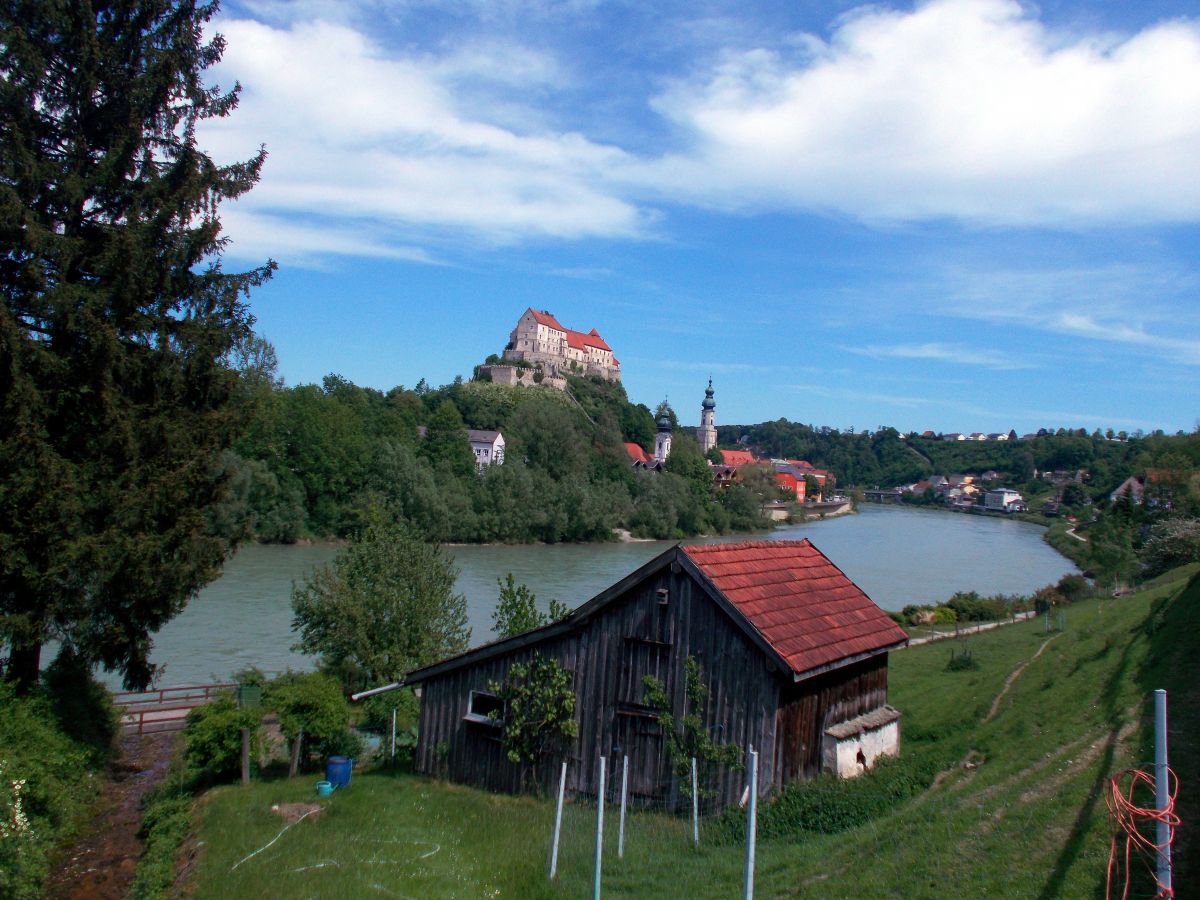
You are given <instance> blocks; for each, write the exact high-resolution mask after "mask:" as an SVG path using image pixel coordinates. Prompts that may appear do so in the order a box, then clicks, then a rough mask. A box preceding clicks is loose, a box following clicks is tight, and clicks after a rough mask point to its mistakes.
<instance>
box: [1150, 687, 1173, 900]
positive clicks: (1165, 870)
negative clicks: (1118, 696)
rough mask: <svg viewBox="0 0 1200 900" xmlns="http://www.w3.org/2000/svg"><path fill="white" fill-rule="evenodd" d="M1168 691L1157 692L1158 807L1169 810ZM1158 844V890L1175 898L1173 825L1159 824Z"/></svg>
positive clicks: (1156, 753) (1155, 774)
mask: <svg viewBox="0 0 1200 900" xmlns="http://www.w3.org/2000/svg"><path fill="white" fill-rule="evenodd" d="M1169 777H1170V776H1169V775H1168V774H1167V692H1166V691H1164V690H1162V689H1161V688H1160V689H1159V690H1157V691H1155V692H1154V808H1155V809H1157V810H1159V811H1160V812H1161V811H1162V810H1165V809H1166V808H1167V804H1168V803H1169V802H1170V800H1169V797H1170V787H1171V786H1170V785H1169V784H1167V779H1168V778H1169ZM1155 842H1156V843H1157V844H1158V847H1159V850H1158V889H1159V891H1161V892H1162V896H1164V897H1170V896H1172V895H1171V826H1170V825H1168V824H1167V823H1166V822H1164V821H1162V820H1161V819H1160V820H1159V822H1158V829H1157V834H1156V835H1155Z"/></svg>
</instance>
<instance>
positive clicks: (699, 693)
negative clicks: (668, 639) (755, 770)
mask: <svg viewBox="0 0 1200 900" xmlns="http://www.w3.org/2000/svg"><path fill="white" fill-rule="evenodd" d="M683 670H684V678H685V680H686V684H685V687H684V693H685V695H686V702H685V704H684V709H683V714H682V715H680V716H679V717H678V718H677V717H676V716H675V714H674V713H672V712H671V700H670V698H669V697H668V696H667V690H666V688H665V687H664V686H663V683H662V682H661V681H659V680H658V679H657V678H655V677H654V676H652V675H647V676H646V677H645V678H643V679H642V683H643V684H644V685H645V689H646V694H645V696H646V705H647V706H649V707H651V708H653V709H656V710H658V724H659V726H660V727H661V728H662V730H663V734H664V735H665V736H666V738H667V742H666V743H667V755H668V756H669V757H670V758H671V769H672V771H674V773H675V775H676V777H678V778H679V780H680V790H681V792H682V793H683V794H684V796H686V797H690V796H691V795H692V783H691V780H690V775H691V767H692V758H693V757H694V758H695V760H696V765H697V768H700V769H702V771H704V772H705V773H706V774H708V773H711V772H712V770H713V769H714V768H717V767H720V766H724V767H725V768H728V769H734V770H738V769H741V768H742V749H741V748H740V747H738V746H736V745H735V744H719V743H717V742H716V741H714V740H713V739H712V738H711V737H709V735H708V732H707V731H705V729H704V706H705V703H706V702H707V700H708V687H707V686H706V685H705V684H704V681H703V679H701V677H700V663H698V662H697V661H696V658H695V657H694V656H689V657H688V658H687V659H685V660H684V663H683ZM700 794H701V796H704V790H703V788H701V789H700Z"/></svg>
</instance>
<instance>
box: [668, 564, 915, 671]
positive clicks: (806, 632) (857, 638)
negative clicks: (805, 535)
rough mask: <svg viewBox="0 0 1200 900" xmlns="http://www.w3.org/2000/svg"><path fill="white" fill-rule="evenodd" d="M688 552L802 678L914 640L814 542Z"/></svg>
mask: <svg viewBox="0 0 1200 900" xmlns="http://www.w3.org/2000/svg"><path fill="white" fill-rule="evenodd" d="M683 551H684V552H685V553H686V554H687V556H688V558H689V559H690V560H691V561H692V562H694V563H695V564H696V566H697V568H699V569H700V571H701V573H702V574H703V575H704V576H705V577H706V578H708V580H709V581H710V582H712V584H713V586H714V587H716V589H717V590H718V591H720V592H721V593H722V594H723V595H724V596H725V598H726V599H728V600H729V601H730V602H731V603H732V604H733V605H734V606H735V607H736V608H737V610H738V612H740V613H741V614H742V615H743V616H745V617H746V619H748V620H749V622H750V624H752V625H753V626H754V627H755V628H756V629H757V630H758V632H759V633H760V634H761V635H762V637H763V639H764V640H766V642H767V643H768V644H769V645H770V646H771V647H772V649H774V650H775V652H776V653H778V654H779V655H780V656H781V657H782V658H783V659H785V660H786V661H787V663H788V665H790V666H791V668H792V671H793V672H794V673H796V674H797V675H799V674H802V673H804V672H808V671H811V670H812V669H818V668H821V667H824V666H828V665H831V664H832V663H835V662H837V661H838V660H842V659H845V658H847V657H851V656H860V655H862V654H872V653H877V652H880V651H883V650H886V649H888V648H890V647H895V646H897V645H899V644H902V643H904V642H905V641H906V640H907V639H908V636H907V635H906V634H905V633H904V631H903V630H901V628H900V626H899V625H897V624H896V623H895V622H893V621H892V620H891V618H889V617H888V615H887V614H886V613H885V612H884V611H883V610H882V609H880V608H879V607H878V606H876V605H875V602H874V601H873V600H872V599H871V598H870V597H868V596H867V595H866V594H865V593H863V591H862V589H861V588H859V587H858V585H856V584H855V583H854V582H852V581H851V580H850V579H849V578H847V577H846V575H845V574H844V573H843V572H842V570H841V569H839V568H838V567H837V566H835V565H834V564H833V563H831V562H830V561H829V560H828V559H827V558H826V557H825V555H824V554H823V553H821V551H820V550H818V549H817V548H816V547H814V546H813V545H812V543H811V542H810V541H808V540H803V541H748V542H745V543H739V544H704V545H691V546H688V547H684V548H683Z"/></svg>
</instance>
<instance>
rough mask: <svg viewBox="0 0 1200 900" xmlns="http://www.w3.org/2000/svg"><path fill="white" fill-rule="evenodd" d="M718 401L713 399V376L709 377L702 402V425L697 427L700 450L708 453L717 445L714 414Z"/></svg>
mask: <svg viewBox="0 0 1200 900" xmlns="http://www.w3.org/2000/svg"><path fill="white" fill-rule="evenodd" d="M716 408H717V401H716V400H714V399H713V386H712V376H711V375H710V376H709V378H708V388H707V389H706V390H705V391H704V402H703V403H701V404H700V427H699V428H697V429H696V440H697V441H699V443H700V452H701V453H707V452H708V451H709V450H711V449H712V448H713V447H715V446H717V426H716V424H715V423H714V421H713V415H714V413H715V411H716Z"/></svg>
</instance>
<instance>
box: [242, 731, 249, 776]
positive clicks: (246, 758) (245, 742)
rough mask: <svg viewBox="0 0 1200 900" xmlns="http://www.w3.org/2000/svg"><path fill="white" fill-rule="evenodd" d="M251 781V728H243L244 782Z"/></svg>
mask: <svg viewBox="0 0 1200 900" xmlns="http://www.w3.org/2000/svg"><path fill="white" fill-rule="evenodd" d="M249 783H250V729H249V728H243V729H242V784H249Z"/></svg>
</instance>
